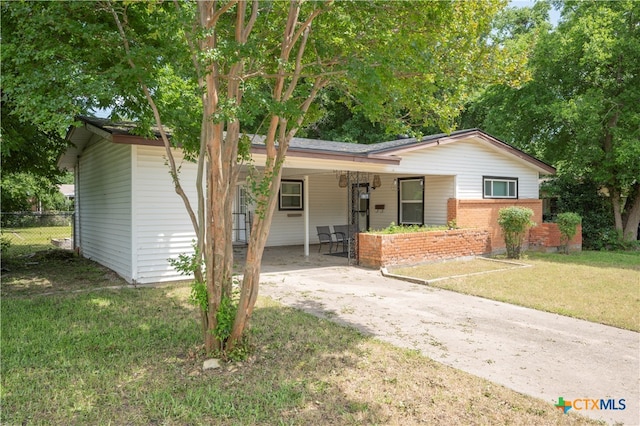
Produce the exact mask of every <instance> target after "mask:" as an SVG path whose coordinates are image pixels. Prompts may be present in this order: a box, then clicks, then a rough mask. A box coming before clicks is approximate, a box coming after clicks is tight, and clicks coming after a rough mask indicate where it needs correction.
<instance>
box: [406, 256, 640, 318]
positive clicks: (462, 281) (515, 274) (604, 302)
mask: <svg viewBox="0 0 640 426" xmlns="http://www.w3.org/2000/svg"><path fill="white" fill-rule="evenodd" d="M521 261H522V262H523V263H526V264H529V265H532V267H531V268H518V269H512V270H508V271H500V272H494V273H490V274H483V275H473V276H467V277H461V278H453V279H449V280H443V281H437V282H434V283H432V284H431V285H433V286H436V287H441V288H445V289H448V290H453V291H457V292H461V293H466V294H473V295H476V296H481V297H486V298H488V299H494V300H499V301H503V302H507V303H513V304H517V305H521V306H527V307H531V308H534V309H539V310H543V311H547V312H554V313H558V314H561V315H567V316H571V317H575V318H581V319H585V320H588V321H593V322H598V323H602V324H607V325H612V326H615V327H620V328H625V329H628V330H633V331H640V252H581V253H573V254H570V255H568V256H567V255H563V254H558V253H547V254H541V253H532V254H528V255H527V256H526V257H525V258H524V259H522V260H521ZM433 267H434V268H436V267H441V266H437V265H434V266H433ZM430 268H432V266H431V265H424V266H419V267H415V268H404V269H403V270H402V271H401V272H402V274H404V275H408V276H415V277H424V276H425V275H426V274H430V277H431V278H433V275H437V274H433V273H432V272H431V269H430ZM449 270H450V271H454V272H455V268H453V269H452V268H450V269H449ZM442 274H443V273H441V275H440V276H442ZM448 275H457V273H449V274H448Z"/></svg>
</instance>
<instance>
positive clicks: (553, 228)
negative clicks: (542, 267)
mask: <svg viewBox="0 0 640 426" xmlns="http://www.w3.org/2000/svg"><path fill="white" fill-rule="evenodd" d="M561 241H562V240H561V234H560V229H559V228H558V224H557V223H541V224H540V225H538V226H535V227H533V228H531V231H530V233H529V250H537V251H556V250H558V248H560V246H561V245H562V242H561ZM569 249H570V250H574V251H580V250H582V225H578V229H577V232H576V235H575V237H573V238H572V239H571V241H569Z"/></svg>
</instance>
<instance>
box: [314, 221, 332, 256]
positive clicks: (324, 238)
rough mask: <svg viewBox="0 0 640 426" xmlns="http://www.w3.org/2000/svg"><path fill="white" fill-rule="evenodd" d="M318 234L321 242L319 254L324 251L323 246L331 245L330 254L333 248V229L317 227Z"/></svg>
mask: <svg viewBox="0 0 640 426" xmlns="http://www.w3.org/2000/svg"><path fill="white" fill-rule="evenodd" d="M316 231H317V232H318V240H319V241H320V247H318V253H320V250H322V244H325V243H329V253H331V249H332V248H333V243H334V241H333V238H331V229H329V227H328V226H316Z"/></svg>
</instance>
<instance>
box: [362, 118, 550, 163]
mask: <svg viewBox="0 0 640 426" xmlns="http://www.w3.org/2000/svg"><path fill="white" fill-rule="evenodd" d="M468 137H476V138H478V139H482V140H483V141H485V142H487V143H489V144H491V145H493V146H495V147H497V148H500V149H502V150H505V151H507V152H508V153H510V154H511V155H513V156H515V157H517V158H520V159H521V160H524V161H526V162H528V163H531V164H533V165H535V166H536V167H538V168H539V169H542V170H543V171H544V172H546V173H549V174H555V172H556V169H555V167H553V166H551V165H549V164H547V163H545V162H544V161H542V160H539V159H537V158H536V157H534V156H532V155H529V154H527V153H526V152H524V151H521V150H519V149H518V148H516V147H514V146H511V145H509V144H508V143H506V142H503V141H501V140H500V139H498V138H496V137H494V136H491V135H490V134H488V133H486V132H484V131H482V130H480V129H467V130H459V131H456V132H453V133H451V134H450V135H442V136H438V135H436V137H433V136H428V137H426V138H425V139H423V140H421V141H420V142H417V143H413V144H411V145H410V146H406V145H405V146H399V147H391V148H385V149H381V150H378V151H373V153H376V154H382V153H384V154H386V155H400V154H403V153H406V152H412V151H415V150H417V149H420V148H424V147H428V146H436V145H446V144H449V143H452V142H456V141H458V140H460V139H465V138H468Z"/></svg>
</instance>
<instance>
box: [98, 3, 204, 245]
mask: <svg viewBox="0 0 640 426" xmlns="http://www.w3.org/2000/svg"><path fill="white" fill-rule="evenodd" d="M107 4H108V6H109V11H110V12H111V14H112V15H113V19H114V20H115V23H116V26H117V27H118V33H119V34H120V37H121V38H122V43H123V45H124V50H125V53H126V55H127V62H128V63H129V66H130V67H131V69H133V70H136V69H137V67H136V64H135V63H134V62H133V59H132V58H131V48H130V46H129V40H128V39H127V36H126V32H125V30H124V27H123V25H122V22H121V21H120V18H119V17H118V13H117V12H116V11H115V9H114V8H113V4H112V3H111V1H110V0H108V1H107ZM136 78H137V80H138V83H139V84H140V86H141V88H142V91H143V92H144V96H145V98H146V99H147V102H148V103H149V106H150V107H151V110H152V111H153V117H154V118H155V120H156V125H157V126H158V131H159V132H160V138H161V139H162V142H163V144H164V148H165V152H166V154H167V159H168V160H169V166H170V174H171V178H172V180H173V186H174V189H175V191H176V193H177V194H178V195H179V196H180V198H181V199H182V201H183V202H184V204H185V207H186V209H187V213H188V214H189V218H190V219H191V224H192V225H193V229H194V231H195V232H196V234H199V233H200V226H199V223H198V220H197V218H196V216H195V213H194V211H193V208H192V207H191V202H190V201H189V198H188V197H187V194H186V193H185V192H184V190H183V189H182V185H181V184H180V178H179V176H178V168H177V166H176V161H175V158H174V157H173V153H172V152H171V143H170V142H169V138H168V137H167V133H166V132H165V130H164V127H163V125H162V119H161V118H160V112H159V111H158V107H157V106H156V103H155V102H154V100H153V97H152V96H151V93H150V92H149V88H148V87H147V85H146V84H145V83H144V82H143V81H142V79H141V78H140V77H139V76H137V77H136Z"/></svg>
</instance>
